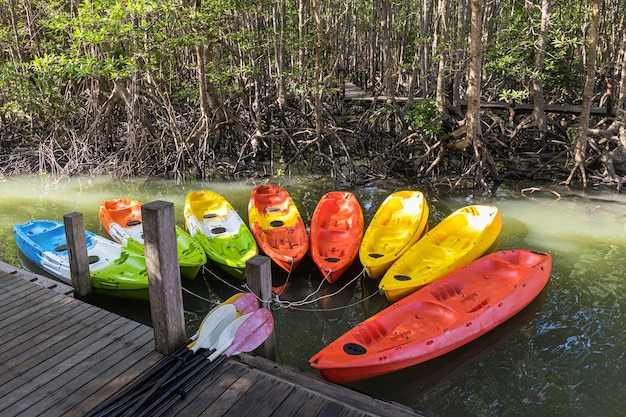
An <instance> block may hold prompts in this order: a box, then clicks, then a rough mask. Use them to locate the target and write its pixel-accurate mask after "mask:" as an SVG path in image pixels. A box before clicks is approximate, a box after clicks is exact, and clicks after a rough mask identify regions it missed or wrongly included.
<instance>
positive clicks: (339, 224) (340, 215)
mask: <svg viewBox="0 0 626 417" xmlns="http://www.w3.org/2000/svg"><path fill="white" fill-rule="evenodd" d="M363 229H364V225H363V211H362V210H361V206H360V205H359V201H358V200H357V198H356V197H355V196H354V194H352V193H349V192H344V191H331V192H329V193H327V194H325V195H324V196H322V198H321V199H320V201H319V203H318V204H317V207H315V211H314V212H313V216H312V218H311V245H310V248H309V251H310V254H311V258H312V259H313V262H315V264H316V265H317V267H318V268H319V269H320V271H322V273H323V274H324V277H325V278H326V279H327V280H328V281H329V282H331V283H332V282H335V281H336V280H337V279H338V278H339V277H340V276H341V275H342V274H343V273H344V272H345V270H346V269H348V267H349V266H350V265H352V262H354V260H355V259H356V258H357V256H358V254H359V247H360V245H361V239H363Z"/></svg>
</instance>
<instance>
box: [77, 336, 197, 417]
mask: <svg viewBox="0 0 626 417" xmlns="http://www.w3.org/2000/svg"><path fill="white" fill-rule="evenodd" d="M187 351H188V349H187V346H181V347H180V348H178V349H177V350H176V351H175V352H174V353H172V354H170V355H168V356H166V357H165V358H163V359H161V360H160V361H159V362H157V363H156V364H155V365H154V366H153V367H152V368H150V369H149V370H148V371H147V372H146V373H144V374H143V375H142V376H141V377H140V378H139V379H136V380H135V381H133V383H132V384H130V385H127V386H126V387H125V388H124V389H122V390H120V391H118V392H116V393H115V394H114V395H113V396H111V397H109V398H108V399H107V401H106V402H104V403H102V404H100V405H99V406H98V407H96V408H95V409H93V410H92V411H90V412H89V414H87V417H100V416H104V415H106V411H105V410H107V409H108V408H109V404H112V403H115V402H117V401H119V400H120V399H121V398H123V397H126V396H128V395H129V394H130V393H131V392H133V391H135V390H136V389H138V388H140V387H141V386H143V385H145V384H147V383H149V381H151V380H155V379H156V378H157V377H158V374H159V373H160V372H163V371H164V370H165V369H167V368H168V367H169V366H170V364H171V363H172V362H173V361H175V360H176V359H177V358H178V357H179V356H180V355H183V354H185V353H186V352H187Z"/></svg>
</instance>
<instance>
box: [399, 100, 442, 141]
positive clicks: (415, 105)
mask: <svg viewBox="0 0 626 417" xmlns="http://www.w3.org/2000/svg"><path fill="white" fill-rule="evenodd" d="M440 116H441V114H440V112H439V110H437V104H436V103H435V102H434V101H433V100H429V99H425V100H422V101H414V102H412V103H411V104H410V106H408V108H407V110H406V121H407V122H409V123H411V124H412V125H413V126H415V127H416V128H418V129H421V130H422V131H423V132H424V133H425V134H426V135H428V136H430V137H434V136H437V135H439V134H441V133H442V131H443V128H442V126H441V123H440V122H439V121H437V120H438V119H439V117H440Z"/></svg>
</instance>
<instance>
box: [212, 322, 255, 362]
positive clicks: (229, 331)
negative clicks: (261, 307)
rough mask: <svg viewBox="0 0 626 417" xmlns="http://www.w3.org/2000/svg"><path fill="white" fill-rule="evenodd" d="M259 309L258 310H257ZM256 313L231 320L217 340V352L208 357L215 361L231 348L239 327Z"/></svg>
mask: <svg viewBox="0 0 626 417" xmlns="http://www.w3.org/2000/svg"><path fill="white" fill-rule="evenodd" d="M257 311H258V310H257ZM252 314H254V313H248V314H244V315H243V316H239V317H237V319H236V320H235V321H233V322H231V323H230V324H229V325H228V326H227V327H226V328H225V329H224V330H223V331H222V333H221V334H220V338H219V341H218V342H217V346H215V352H213V353H212V354H211V356H209V357H208V359H209V360H210V361H214V360H215V359H216V358H217V357H218V356H220V355H221V354H222V353H224V352H225V351H226V350H227V349H229V348H230V347H231V346H232V344H233V342H234V341H235V336H236V335H237V331H238V330H239V328H240V327H241V326H242V325H243V324H244V323H245V322H246V321H247V320H248V319H249V318H250V316H251V315H252Z"/></svg>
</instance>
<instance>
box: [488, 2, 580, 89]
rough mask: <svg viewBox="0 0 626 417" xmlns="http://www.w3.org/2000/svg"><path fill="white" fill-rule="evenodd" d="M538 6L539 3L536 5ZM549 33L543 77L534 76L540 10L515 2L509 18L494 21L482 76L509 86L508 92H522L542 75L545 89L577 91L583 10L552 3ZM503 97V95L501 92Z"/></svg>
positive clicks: (504, 17)
mask: <svg viewBox="0 0 626 417" xmlns="http://www.w3.org/2000/svg"><path fill="white" fill-rule="evenodd" d="M539 3H540V2H539ZM552 3H553V4H552V10H553V12H552V14H551V19H550V32H549V37H548V45H547V49H546V56H545V61H544V71H543V73H542V74H536V73H535V65H534V58H535V52H536V48H537V42H538V36H539V32H540V24H541V11H540V8H539V7H536V6H537V5H535V6H532V5H531V6H530V7H525V5H524V3H523V2H514V3H513V6H514V7H513V9H512V10H511V14H509V15H501V16H500V17H499V18H497V19H494V22H493V24H495V25H496V26H497V27H498V28H499V30H497V31H496V32H495V33H496V36H495V37H494V38H493V39H492V42H491V44H490V45H489V47H487V48H486V49H485V54H484V59H485V64H484V67H483V70H484V71H485V74H487V75H488V76H490V77H493V78H494V79H496V80H498V81H500V82H502V83H504V84H505V85H506V86H508V87H510V89H509V90H506V91H509V92H516V91H524V90H526V89H527V86H528V84H529V82H530V79H531V78H532V77H534V76H538V75H539V76H541V78H542V80H543V82H544V87H545V88H544V90H545V91H546V92H548V94H549V92H550V91H551V90H554V91H559V89H560V88H561V87H563V86H567V87H566V88H570V87H572V88H573V89H574V90H577V89H578V87H577V85H578V84H577V83H579V77H577V74H581V73H582V72H583V68H582V65H581V62H580V59H579V58H578V57H579V56H580V54H579V51H580V48H581V46H582V45H583V42H582V39H581V38H580V28H581V27H582V26H583V25H584V22H585V12H586V8H584V7H582V8H577V7H571V5H570V4H568V3H566V2H565V1H563V0H554V1H553V2H552ZM503 94H505V95H506V93H503Z"/></svg>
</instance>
